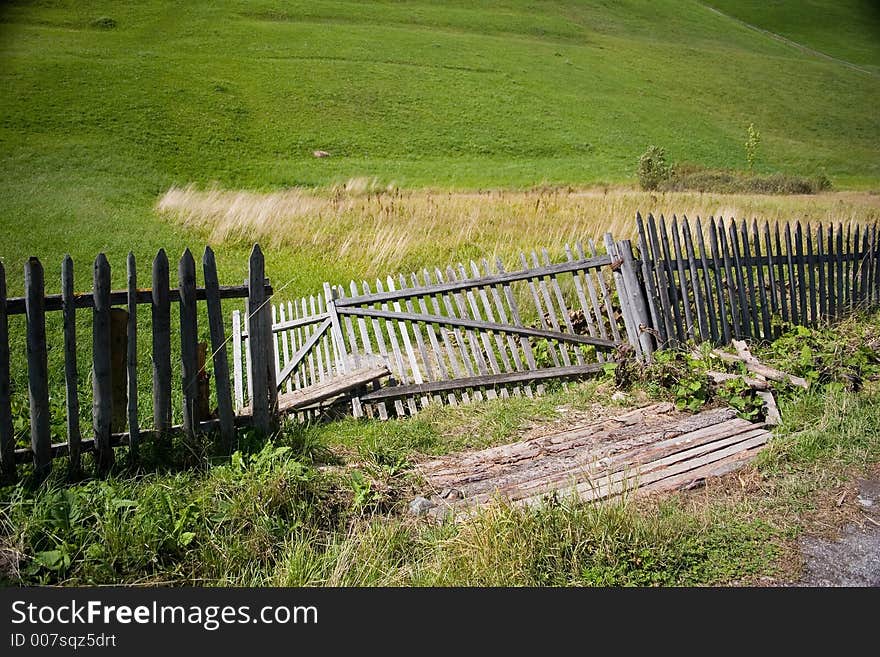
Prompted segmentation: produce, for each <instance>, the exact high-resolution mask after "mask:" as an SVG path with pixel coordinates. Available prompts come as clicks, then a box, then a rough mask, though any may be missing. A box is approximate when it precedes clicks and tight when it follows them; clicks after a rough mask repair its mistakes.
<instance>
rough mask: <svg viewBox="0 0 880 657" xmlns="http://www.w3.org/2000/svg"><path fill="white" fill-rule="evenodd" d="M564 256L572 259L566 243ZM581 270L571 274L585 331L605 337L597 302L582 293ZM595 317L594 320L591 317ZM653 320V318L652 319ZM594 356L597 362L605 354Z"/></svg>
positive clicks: (594, 292)
mask: <svg viewBox="0 0 880 657" xmlns="http://www.w3.org/2000/svg"><path fill="white" fill-rule="evenodd" d="M565 257H566V258H568V260H569V262H571V261H572V260H574V254H573V253H572V252H571V247H569V246H568V244H566V245H565ZM581 277H582V272H579V271H576V272H574V273H573V275H572V279H573V280H574V289H575V292H576V294H577V297H578V301H580V304H581V312H583V314H584V322H585V323H586V325H587V332H588V333H589V334H590V337H593V338H596V337H599V335H600V334H601V335H602V337H603V338H605V339H607V336H608V333H607V332H606V331H605V322H604V321H602V315H601V312H600V311H599V310H598V302H596V303H595V305H591V303H592V302H593V301H594V299H591V301H590V302H588V301H587V296H586V294H584V286H583V284H582V282H581ZM587 280H588V286H589V287H592V280H591V279H587ZM595 294H596V291H595V289H593V290H592V296H593V297H595ZM594 317H595V318H596V320H595V322H594V321H593V318H594ZM652 321H653V319H652ZM596 358H597V360H598V361H599V362H603V361H604V360H605V355H604V354H602V353H601V352H599V351H597V352H596Z"/></svg>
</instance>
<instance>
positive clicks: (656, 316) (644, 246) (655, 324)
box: [565, 212, 667, 360]
mask: <svg viewBox="0 0 880 657" xmlns="http://www.w3.org/2000/svg"><path fill="white" fill-rule="evenodd" d="M636 227H637V230H638V233H639V257H640V258H641V261H642V277H643V279H644V281H645V287H646V290H645V293H646V296H647V299H648V309H649V311H650V313H651V326H652V328H653V329H654V330H655V331H656V332H657V336H658V340H659V342H660V343H661V344H663V343H665V342H666V340H667V337H666V322H665V321H663V315H662V312H663V310H662V308H660V310H658V308H659V307H660V300H659V298H658V296H657V282H656V274H655V272H654V258H652V257H651V251H650V249H649V247H648V240H647V237H646V235H645V222H644V221H643V220H642V215H641V214H640V213H638V212H636ZM565 250H566V253H567V254H568V256H569V260H571V253H570V252H569V251H568V245H566V247H565ZM577 277H578V274H575V278H577ZM584 312H585V313H586V312H587V311H586V310H584ZM591 335H594V334H593V333H591ZM600 360H601V359H600Z"/></svg>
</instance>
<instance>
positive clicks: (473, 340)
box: [444, 266, 498, 399]
mask: <svg viewBox="0 0 880 657" xmlns="http://www.w3.org/2000/svg"><path fill="white" fill-rule="evenodd" d="M446 279H447V281H457V280H458V277H457V276H456V274H455V270H454V269H452V267H451V266H449V267H447V268H446ZM448 297H452V301H454V302H455V304H454V306H455V307H454V308H453V305H452V304H451V303H450V304H448V305H447V311H448V312H449V313H450V315H454V314H455V310H457V311H458V317H459V318H460V321H467V322H472V321H474V320H472V319H470V318H469V316H468V312H467V306H466V305H465V302H464V299H462V298H461V294H459V293H457V292H450V293H449V294H448V295H445V296H444V299H446V298H448ZM465 334H466V335H467V337H468V344H469V345H470V347H471V353H473V355H474V362H475V363H476V364H477V371H479V372H480V374H483V375H486V374H488V373H489V365H488V363H487V362H486V358H485V357H484V356H483V350H482V348H481V346H480V342H479V340H478V336H479V335H482V334H481V333H477V332H476V331H474V330H473V326H471V327H470V328H466V330H465ZM483 394H484V395H486V399H496V398H497V397H498V393H496V392H495V389H494V388H487V389H485V390H484V391H483Z"/></svg>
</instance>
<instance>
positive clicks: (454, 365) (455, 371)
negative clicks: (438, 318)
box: [419, 269, 470, 404]
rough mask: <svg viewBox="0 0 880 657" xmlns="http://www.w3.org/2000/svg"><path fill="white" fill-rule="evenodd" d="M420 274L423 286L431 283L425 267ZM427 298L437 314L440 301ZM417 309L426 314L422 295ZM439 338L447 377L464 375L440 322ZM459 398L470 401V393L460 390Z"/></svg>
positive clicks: (431, 297) (429, 274)
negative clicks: (446, 358)
mask: <svg viewBox="0 0 880 657" xmlns="http://www.w3.org/2000/svg"><path fill="white" fill-rule="evenodd" d="M422 276H423V277H424V279H425V286H429V285H431V273H430V272H429V271H428V270H427V269H423V270H422ZM429 298H430V300H431V307H432V308H433V310H434V314H435V315H439V314H440V303H439V301H437V297H436V295H432V296H430V297H429ZM419 309H420V310H421V311H422V313H423V314H427V305H426V303H425V298H424V297H419ZM428 326H431V324H430V323H429V324H428ZM440 338H441V339H442V340H443V346H444V348H445V349H446V355H447V356H448V357H449V361H448V366H449V368H451V371H449V378H450V379H458V378H462V377H464V376H465V375H464V370H463V369H462V368H461V367H460V366H459V363H458V358H457V357H456V355H455V348H454V346H453V344H452V340H451V339H450V335H449V331H447V330H446V326H445V325H443V324H440ZM456 344H458V345H459V346H461V343H460V342H457V341H456ZM462 353H463V352H462ZM462 358H463V359H464V360H465V361H466V360H467V357H466V355H463V356H462ZM453 398H454V397H453ZM461 400H462V402H464V403H465V404H467V403H469V402H470V395H469V393H468V392H467V390H462V391H461Z"/></svg>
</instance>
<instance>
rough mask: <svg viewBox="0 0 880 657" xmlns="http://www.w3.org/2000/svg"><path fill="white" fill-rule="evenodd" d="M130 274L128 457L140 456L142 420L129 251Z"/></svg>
mask: <svg viewBox="0 0 880 657" xmlns="http://www.w3.org/2000/svg"><path fill="white" fill-rule="evenodd" d="M126 269H127V271H126V274H127V275H128V331H127V332H126V333H127V334H128V345H127V350H126V379H127V381H128V450H129V451H128V457H129V459H130V460H132V461H134V460H135V459H137V457H138V449H139V445H140V422H139V420H138V349H137V263H136V262H135V258H134V253H132V252H131V251H129V253H128V260H127V261H126Z"/></svg>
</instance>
